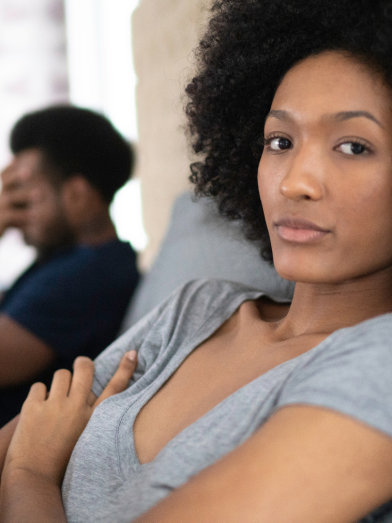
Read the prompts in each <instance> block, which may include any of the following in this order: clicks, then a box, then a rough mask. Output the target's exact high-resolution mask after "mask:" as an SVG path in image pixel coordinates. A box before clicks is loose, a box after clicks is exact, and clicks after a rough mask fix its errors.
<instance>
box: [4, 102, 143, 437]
mask: <svg viewBox="0 0 392 523" xmlns="http://www.w3.org/2000/svg"><path fill="white" fill-rule="evenodd" d="M10 145H11V150H12V152H13V154H14V158H13V160H12V161H11V163H10V164H9V165H8V166H7V167H6V168H5V169H4V171H3V172H2V192H1V193H0V234H3V233H4V231H5V230H6V229H7V228H9V227H17V228H18V229H20V230H21V232H22V234H23V237H24V240H25V241H26V243H27V244H29V245H33V246H34V247H35V248H36V250H37V260H36V262H35V263H34V264H33V265H32V266H31V267H30V268H29V269H27V271H26V272H25V273H24V274H23V275H22V276H21V277H20V278H19V279H18V280H17V281H16V283H15V284H14V285H13V286H12V287H11V288H10V289H9V290H8V291H7V292H6V293H5V295H4V297H3V299H2V300H1V302H0V427H1V426H2V425H4V424H5V423H6V422H7V421H8V420H10V419H11V418H12V417H14V416H15V415H16V414H17V413H18V412H19V411H20V408H21V405H22V403H23V401H24V398H25V397H26V394H27V392H28V389H29V386H30V385H31V383H33V382H35V381H43V382H45V383H49V382H50V380H51V376H52V374H53V371H54V370H55V369H56V368H59V367H62V368H64V367H65V368H69V369H70V368H72V362H73V360H74V359H75V357H76V356H78V355H86V356H89V357H91V358H94V357H95V356H96V355H97V354H98V353H99V352H100V351H102V350H103V349H104V348H105V347H106V346H107V345H108V344H109V343H111V342H112V341H113V340H114V339H115V337H116V335H117V334H118V331H119V329H120V325H121V320H122V318H123V316H124V313H125V310H126V307H127V304H128V302H129V300H130V297H131V295H132V293H133V291H134V289H135V286H136V283H137V281H138V277H139V275H138V272H137V268H136V256H135V253H134V251H133V250H132V248H131V246H130V245H129V244H127V243H123V242H120V241H119V240H118V238H117V235H116V231H115V228H114V225H113V223H112V221H111V219H110V215H109V204H110V202H111V201H112V199H113V196H114V194H115V192H116V191H117V190H118V189H119V188H120V187H121V186H122V185H123V184H124V183H125V182H126V181H127V180H128V178H129V176H130V173H131V170H132V167H133V156H132V151H131V148H130V146H129V144H127V143H126V142H125V141H124V139H123V138H122V137H121V136H120V135H119V134H118V133H117V131H115V129H114V128H113V127H112V125H111V124H110V123H109V122H108V121H107V120H106V119H105V118H103V117H102V116H100V115H98V114H96V113H94V112H92V111H89V110H85V109H79V108H75V107H70V106H57V107H51V108H48V109H44V110H41V111H37V112H34V113H30V114H27V115H25V116H24V117H22V118H21V119H20V120H19V121H18V122H17V123H16V125H15V127H14V128H13V130H12V133H11V138H10Z"/></svg>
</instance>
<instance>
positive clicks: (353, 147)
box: [338, 142, 367, 155]
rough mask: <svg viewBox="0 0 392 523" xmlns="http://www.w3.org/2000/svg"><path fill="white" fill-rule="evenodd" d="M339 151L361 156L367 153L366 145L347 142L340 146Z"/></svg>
mask: <svg viewBox="0 0 392 523" xmlns="http://www.w3.org/2000/svg"><path fill="white" fill-rule="evenodd" d="M338 149H339V150H340V151H341V152H342V153H344V154H351V155H354V154H355V155H359V154H363V153H364V152H367V149H366V147H365V146H364V145H362V144H360V143H358V142H346V143H342V144H340V145H339V146H338Z"/></svg>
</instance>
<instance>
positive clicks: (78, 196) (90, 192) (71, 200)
mask: <svg viewBox="0 0 392 523" xmlns="http://www.w3.org/2000/svg"><path fill="white" fill-rule="evenodd" d="M95 193H96V190H95V189H94V188H93V187H92V186H91V184H90V183H89V182H88V181H87V180H86V178H85V177H84V176H82V175H80V174H75V175H74V176H72V177H71V178H68V179H67V180H66V181H65V182H64V183H63V185H62V188H61V197H62V201H63V205H64V209H65V212H66V214H67V216H68V218H69V219H70V220H71V221H72V222H74V223H79V222H80V221H81V220H83V219H84V217H85V215H86V213H90V212H92V211H93V209H94V200H95V198H96V194H95Z"/></svg>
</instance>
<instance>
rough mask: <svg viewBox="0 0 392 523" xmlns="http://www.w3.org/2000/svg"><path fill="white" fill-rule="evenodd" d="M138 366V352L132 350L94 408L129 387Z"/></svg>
mask: <svg viewBox="0 0 392 523" xmlns="http://www.w3.org/2000/svg"><path fill="white" fill-rule="evenodd" d="M136 365H137V352H136V351H135V350H131V351H130V352H127V353H126V354H125V355H124V356H123V358H122V360H121V363H120V366H119V367H118V369H117V371H116V373H115V374H114V376H113V378H112V379H111V380H110V381H109V383H108V384H107V386H106V388H105V389H104V391H103V392H102V394H101V395H100V396H99V398H98V399H97V401H96V402H95V404H94V408H95V407H97V406H98V405H99V404H100V403H102V401H103V400H105V399H107V398H109V397H110V396H113V395H114V394H119V393H120V392H122V391H123V390H125V389H126V388H127V387H128V385H129V380H130V379H131V378H132V375H133V373H134V371H135V369H136Z"/></svg>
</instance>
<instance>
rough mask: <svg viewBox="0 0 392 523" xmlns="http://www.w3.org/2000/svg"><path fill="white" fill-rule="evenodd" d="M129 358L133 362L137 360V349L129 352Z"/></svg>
mask: <svg viewBox="0 0 392 523" xmlns="http://www.w3.org/2000/svg"><path fill="white" fill-rule="evenodd" d="M127 358H128V359H129V360H131V361H133V362H135V361H136V358H137V352H136V351H135V350H131V351H129V352H128V354H127Z"/></svg>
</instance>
